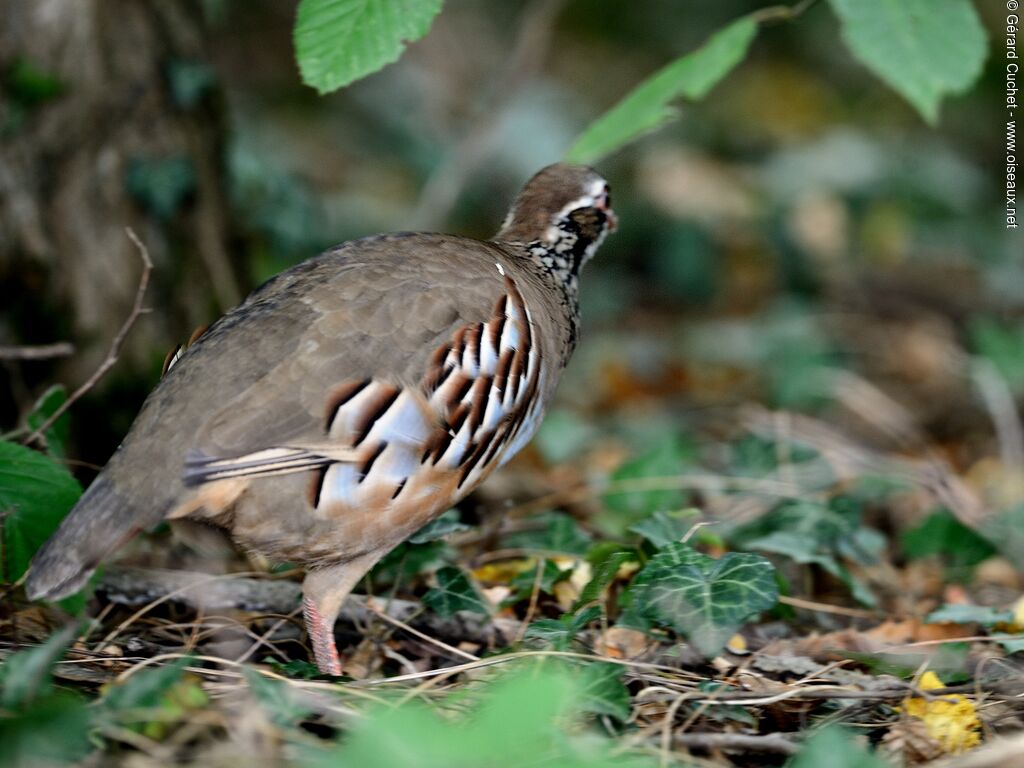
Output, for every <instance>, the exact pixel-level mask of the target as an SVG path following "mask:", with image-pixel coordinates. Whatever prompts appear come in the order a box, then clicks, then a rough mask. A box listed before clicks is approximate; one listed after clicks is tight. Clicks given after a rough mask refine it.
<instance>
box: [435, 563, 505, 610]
mask: <svg viewBox="0 0 1024 768" xmlns="http://www.w3.org/2000/svg"><path fill="white" fill-rule="evenodd" d="M423 604H424V605H425V606H427V608H429V609H430V610H432V611H433V612H434V613H437V614H439V615H441V616H451V615H452V614H454V613H457V612H458V611H472V612H473V613H490V610H489V609H488V608H487V604H486V603H485V602H484V600H483V598H482V597H480V593H479V592H477V591H476V587H474V586H473V583H472V582H471V581H470V580H469V577H468V576H466V574H465V573H463V572H462V571H461V570H460V569H459V568H454V567H452V566H450V565H446V566H445V567H444V568H439V569H438V570H437V586H436V587H433V588H432V589H430V590H428V591H427V592H426V594H424V595H423Z"/></svg>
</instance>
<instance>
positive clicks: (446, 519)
mask: <svg viewBox="0 0 1024 768" xmlns="http://www.w3.org/2000/svg"><path fill="white" fill-rule="evenodd" d="M468 530H470V526H468V525H466V524H465V523H463V522H461V521H460V520H459V511H458V510H457V509H449V510H448V511H447V512H445V513H444V514H443V515H441V516H440V517H439V518H437V519H436V520H433V521H431V522H429V523H427V524H426V525H424V526H423V527H422V528H420V529H419V530H418V531H416V533H414V534H413V535H412V536H410V537H409V538H408V539H407V541H408V542H409V543H410V544H426V543H427V542H430V541H437V540H438V539H443V538H444V537H445V536H448V535H449V534H452V533H461V532H462V531H468Z"/></svg>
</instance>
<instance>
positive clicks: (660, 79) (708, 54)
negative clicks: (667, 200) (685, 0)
mask: <svg viewBox="0 0 1024 768" xmlns="http://www.w3.org/2000/svg"><path fill="white" fill-rule="evenodd" d="M756 34H757V22H755V21H754V19H753V18H751V17H750V16H745V17H743V18H741V19H737V20H736V21H734V22H733V23H731V24H729V25H728V26H726V27H724V28H723V29H721V30H719V31H718V32H716V33H715V34H713V35H712V36H711V37H710V38H708V41H707V42H706V43H704V45H702V46H701V47H700V48H698V49H697V50H695V51H693V52H691V53H688V54H686V55H685V56H683V57H681V58H679V59H676V60H675V61H674V62H672V63H671V64H669V65H668V66H666V67H664V68H662V69H660V70H659V71H658V72H655V73H654V74H653V75H651V76H650V77H648V78H647V79H646V80H644V81H643V82H642V83H640V85H638V86H637V87H636V88H634V89H633V90H632V91H630V93H628V94H627V95H626V97H625V98H623V99H622V100H621V101H620V102H619V103H618V104H616V105H615V106H614V107H612V108H611V109H610V110H608V111H607V112H605V113H604V114H603V115H602V116H601V117H599V118H598V119H597V120H595V121H594V122H593V123H591V124H590V125H589V126H588V127H587V129H586V130H585V131H584V132H583V134H582V135H580V137H579V138H577V139H576V142H575V143H574V144H573V146H572V148H571V149H570V150H569V152H568V153H567V154H566V160H567V161H568V162H570V163H593V162H596V161H597V160H600V159H601V158H602V157H605V156H607V155H609V154H611V153H612V152H614V151H616V150H618V149H620V148H621V147H623V146H625V145H626V144H628V143H629V142H630V141H632V140H633V139H635V138H637V137H638V136H641V135H643V134H645V133H647V132H649V131H652V130H654V129H655V128H658V127H659V126H661V125H663V124H664V123H666V122H667V121H669V120H671V119H672V118H673V117H674V115H675V114H676V110H675V109H673V107H672V106H671V103H672V102H673V101H675V100H676V99H680V98H687V99H693V100H697V99H701V98H703V97H704V96H705V95H706V94H707V93H708V91H710V90H711V89H712V88H714V87H715V85H717V84H718V82H719V81H720V80H721V79H722V78H724V77H725V76H726V75H727V74H729V72H731V71H732V69H733V67H735V66H736V65H737V64H738V63H739V62H740V61H741V60H742V59H743V57H744V56H745V55H746V53H747V49H748V48H749V47H750V43H751V42H752V41H753V39H754V36H755V35H756Z"/></svg>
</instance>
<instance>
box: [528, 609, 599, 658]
mask: <svg viewBox="0 0 1024 768" xmlns="http://www.w3.org/2000/svg"><path fill="white" fill-rule="evenodd" d="M600 618H601V609H600V608H598V607H597V606H596V605H592V606H590V607H589V608H584V609H583V610H582V611H578V612H577V613H566V614H563V615H562V616H561V617H559V618H557V619H538V620H537V621H535V622H533V623H532V624H530V626H528V627H527V628H526V632H525V633H524V635H523V637H524V638H526V639H527V640H539V641H541V643H542V644H544V645H548V646H551V647H552V648H553V649H554V650H556V651H567V650H569V648H570V647H571V646H572V641H573V640H575V639H576V635H578V634H579V633H580V632H582V631H583V630H584V629H586V627H587V625H588V624H590V622H592V621H597V620H598V619H600Z"/></svg>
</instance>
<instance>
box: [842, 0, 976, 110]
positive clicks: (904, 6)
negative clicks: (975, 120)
mask: <svg viewBox="0 0 1024 768" xmlns="http://www.w3.org/2000/svg"><path fill="white" fill-rule="evenodd" d="M830 2H831V4H832V9H833V10H834V11H835V13H836V15H837V16H838V17H839V19H840V21H841V22H842V35H843V40H844V41H845V42H846V45H847V47H848V48H849V49H850V51H852V52H853V55H854V56H856V57H857V58H858V59H860V60H861V62H863V63H864V64H865V65H866V66H867V67H868V69H870V70H871V71H872V72H874V73H875V74H876V75H877V76H878V77H879V78H881V79H882V80H884V81H885V82H886V83H887V84H888V85H889V86H890V87H891V88H893V89H895V90H896V91H897V92H898V93H899V94H900V95H901V96H903V98H905V99H906V100H907V101H909V102H910V103H911V104H912V105H913V106H914V108H915V109H917V111H918V112H919V113H921V116H922V117H923V118H924V119H925V120H927V121H928V122H929V123H935V121H936V120H937V119H938V115H939V102H940V101H942V98H943V97H944V96H946V95H949V94H956V93H963V92H964V91H966V90H967V89H968V88H969V87H970V86H971V85H972V84H973V83H974V81H975V80H977V78H978V75H980V74H981V68H982V64H983V63H984V62H985V54H986V49H987V44H986V40H985V30H984V28H983V27H982V25H981V20H980V19H979V18H978V14H977V12H976V11H975V10H974V6H973V5H972V4H971V2H970V0H830Z"/></svg>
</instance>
